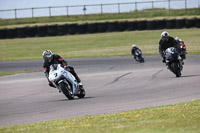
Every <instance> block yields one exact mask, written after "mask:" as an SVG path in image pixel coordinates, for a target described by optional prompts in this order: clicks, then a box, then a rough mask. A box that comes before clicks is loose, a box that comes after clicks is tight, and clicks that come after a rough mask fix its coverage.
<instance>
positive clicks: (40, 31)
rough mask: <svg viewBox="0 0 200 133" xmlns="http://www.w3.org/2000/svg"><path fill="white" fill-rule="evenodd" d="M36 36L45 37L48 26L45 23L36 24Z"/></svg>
mask: <svg viewBox="0 0 200 133" xmlns="http://www.w3.org/2000/svg"><path fill="white" fill-rule="evenodd" d="M37 29H38V30H37V36H38V37H45V36H47V35H48V28H47V25H43V26H38V28H37Z"/></svg>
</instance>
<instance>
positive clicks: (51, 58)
mask: <svg viewBox="0 0 200 133" xmlns="http://www.w3.org/2000/svg"><path fill="white" fill-rule="evenodd" d="M42 56H43V59H44V62H43V68H44V73H45V77H46V78H47V80H48V81H49V79H48V78H49V71H50V65H52V64H61V65H62V66H63V67H64V68H65V70H67V71H69V72H70V73H71V74H72V75H73V76H74V77H75V78H76V80H77V82H78V83H79V85H82V84H81V80H80V78H79V77H78V75H77V74H76V72H75V71H74V68H73V67H71V66H68V65H67V61H65V60H64V59H63V58H62V57H61V56H60V55H57V54H53V53H52V52H51V51H50V50H45V51H44V52H43V53H42ZM49 86H51V87H54V86H53V84H52V83H51V82H50V81H49Z"/></svg>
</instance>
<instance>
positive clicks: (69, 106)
mask: <svg viewBox="0 0 200 133" xmlns="http://www.w3.org/2000/svg"><path fill="white" fill-rule="evenodd" d="M67 61H68V64H69V65H72V66H73V67H74V68H75V70H76V72H77V73H78V74H79V76H80V78H81V79H82V82H83V84H84V87H85V90H86V97H85V98H83V99H79V98H75V99H74V100H68V99H66V97H65V96H64V95H63V94H62V93H58V90H57V89H55V88H52V87H49V86H48V84H47V80H46V79H45V78H44V74H43V72H42V71H41V72H35V73H26V74H17V75H12V76H4V77H0V126H8V125H19V124H26V123H34V122H41V121H48V120H58V119H65V118H74V117H82V116H88V115H97V114H107V113H115V112H122V111H127V110H135V109H140V108H144V107H152V106H159V105H168V104H174V103H179V102H184V101H191V100H194V99H199V98H200V87H199V86H200V71H199V69H200V56H188V57H187V60H185V65H184V68H183V71H182V76H181V77H179V78H176V77H175V75H174V74H173V73H172V72H170V71H169V70H168V69H167V67H166V66H165V64H163V63H162V62H161V58H160V57H158V56H147V57H145V61H146V62H145V63H137V62H136V61H134V60H133V59H132V57H110V58H95V59H92V58H88V59H69V60H67ZM41 66H42V61H15V62H0V71H22V70H42V67H41Z"/></svg>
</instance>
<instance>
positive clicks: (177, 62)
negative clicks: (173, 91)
mask: <svg viewBox="0 0 200 133" xmlns="http://www.w3.org/2000/svg"><path fill="white" fill-rule="evenodd" d="M165 62H166V65H167V66H168V68H169V69H170V71H171V72H173V73H174V74H175V75H176V77H180V76H181V71H182V69H183V65H182V58H181V57H180V54H179V52H178V51H177V50H176V48H174V47H170V48H167V49H166V51H165Z"/></svg>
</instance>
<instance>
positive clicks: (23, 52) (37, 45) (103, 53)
mask: <svg viewBox="0 0 200 133" xmlns="http://www.w3.org/2000/svg"><path fill="white" fill-rule="evenodd" d="M162 31H164V30H145V31H127V32H112V33H99V34H83V35H70V36H56V37H37V38H21V39H4V40H0V49H1V52H0V61H12V60H41V59H42V55H41V54H42V52H43V51H44V50H45V49H50V50H51V51H52V52H53V53H58V54H60V55H61V56H63V57H64V58H85V57H111V56H130V55H131V52H130V50H131V45H132V44H137V46H138V47H139V48H140V49H141V50H142V51H143V54H144V55H158V43H159V40H160V34H161V32H162ZM167 31H168V32H169V34H170V35H171V36H173V37H176V36H179V37H180V38H181V39H182V40H184V41H185V43H186V46H187V51H188V53H189V54H193V55H199V54H200V38H199V36H200V29H199V28H192V29H170V30H169V29H168V30H167Z"/></svg>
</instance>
